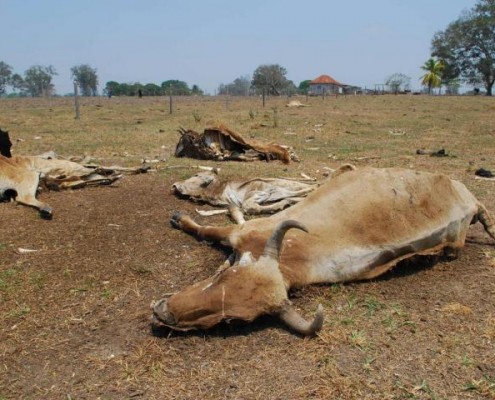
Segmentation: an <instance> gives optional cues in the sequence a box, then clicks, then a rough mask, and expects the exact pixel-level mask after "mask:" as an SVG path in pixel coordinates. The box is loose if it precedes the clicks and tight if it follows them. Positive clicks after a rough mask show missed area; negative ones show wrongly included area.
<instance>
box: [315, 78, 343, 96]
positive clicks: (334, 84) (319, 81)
mask: <svg viewBox="0 0 495 400" xmlns="http://www.w3.org/2000/svg"><path fill="white" fill-rule="evenodd" d="M343 87H344V85H343V84H341V83H340V82H338V81H336V80H335V79H333V78H332V77H331V76H330V75H320V76H319V77H318V78H316V79H313V80H312V81H311V82H310V83H309V90H308V94H309V95H313V96H322V95H327V94H336V93H342V90H343Z"/></svg>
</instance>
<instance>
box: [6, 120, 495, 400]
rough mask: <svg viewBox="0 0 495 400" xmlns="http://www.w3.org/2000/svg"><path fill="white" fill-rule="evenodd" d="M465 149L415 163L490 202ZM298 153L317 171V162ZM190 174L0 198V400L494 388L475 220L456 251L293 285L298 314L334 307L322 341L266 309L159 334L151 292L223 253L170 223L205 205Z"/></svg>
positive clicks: (156, 294)
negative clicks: (248, 317)
mask: <svg viewBox="0 0 495 400" xmlns="http://www.w3.org/2000/svg"><path fill="white" fill-rule="evenodd" d="M492 123H493V120H492ZM492 132H493V133H492V135H493V136H495V131H493V127H492ZM493 138H494V139H495V137H493ZM447 144H448V143H447ZM491 145H492V146H495V145H493V142H492V144H491ZM488 153H489V154H493V148H492V149H490V151H488ZM457 154H458V158H457V159H456V160H454V161H452V160H451V159H448V158H434V157H428V156H418V157H422V158H421V159H419V158H418V159H417V160H418V161H417V163H418V164H421V167H422V169H433V170H442V169H446V170H448V171H449V172H452V173H454V175H456V177H457V178H458V179H462V180H463V181H466V182H467V183H468V186H470V187H473V188H474V189H475V190H474V191H475V193H477V195H479V197H480V199H481V200H482V201H483V202H484V203H485V204H486V206H487V207H488V208H489V210H491V211H492V213H495V198H494V196H493V193H494V192H495V183H494V182H486V181H485V182H480V181H476V182H475V181H474V180H472V171H470V172H466V170H465V169H462V168H457V169H456V170H455V171H454V170H452V169H449V168H451V167H449V165H452V162H454V163H455V164H462V165H463V166H465V167H467V166H468V162H469V160H470V159H471V158H472V154H470V155H469V157H468V156H466V159H463V158H462V157H463V156H462V154H461V152H460V151H459V152H458V153H457ZM476 154H477V157H478V159H479V157H483V154H482V153H481V152H480V153H476ZM414 157H415V156H411V158H410V159H414ZM410 159H409V160H408V162H409V161H410ZM461 159H462V160H461ZM368 160H369V159H368ZM341 161H347V160H345V157H343V158H342V159H341ZM461 161H462V162H461ZM172 163H173V161H172ZM366 163H369V161H367V160H366V159H364V158H363V159H362V160H361V161H359V160H358V161H357V164H358V166H359V165H365V164H366ZM384 164H387V163H384ZM229 165H230V166H232V168H235V164H228V165H227V166H224V168H227V167H228V166H229ZM273 165H274V166H276V168H279V169H280V171H283V169H282V168H285V167H282V166H281V165H280V164H273ZM302 165H303V166H304V165H306V166H307V168H306V171H308V170H310V166H311V163H310V161H308V163H307V164H302ZM485 166H491V167H492V168H493V167H495V164H494V163H493V161H486V160H485ZM257 168H258V167H257ZM263 168H264V167H263ZM294 168H295V167H294ZM298 168H300V167H298ZM188 173H192V171H189V170H187V171H184V170H179V169H166V168H164V169H162V170H160V171H159V172H155V173H149V174H145V175H139V176H126V177H125V178H123V179H122V180H121V181H119V182H117V183H115V184H114V185H112V186H107V187H96V188H87V189H82V190H76V191H66V192H43V193H41V195H40V196H41V197H42V199H43V201H45V202H46V203H48V204H50V205H51V206H52V207H53V209H54V218H53V220H51V221H45V220H42V219H40V218H39V217H38V215H37V212H36V211H35V210H32V209H29V208H26V207H22V206H17V205H15V204H14V203H8V204H6V203H3V204H0V221H1V223H0V258H1V261H0V399H2V400H3V399H197V398H204V399H494V398H495V303H494V302H495V300H494V299H495V243H494V241H493V240H491V239H490V238H489V237H488V236H487V235H486V234H485V232H484V231H483V230H482V229H481V227H480V226H473V227H472V228H471V231H470V234H469V236H468V242H467V244H466V246H465V248H464V250H463V251H462V252H461V254H460V256H459V258H457V259H454V260H447V259H439V258H426V259H419V260H415V261H410V262H406V263H402V264H400V265H399V266H397V267H396V268H395V269H394V270H393V271H391V272H389V273H387V274H386V275H385V276H383V277H381V278H379V279H375V280H373V281H367V282H358V283H350V284H345V285H337V284H334V285H321V286H312V287H307V288H303V289H301V290H299V291H296V292H294V293H292V294H291V299H292V300H293V302H294V304H295V305H296V307H297V308H298V309H299V310H300V311H301V313H302V314H303V315H306V316H310V315H312V313H313V312H314V310H315V308H316V305H317V304H318V303H322V304H323V305H324V307H325V324H324V327H323V329H322V331H321V333H320V334H319V336H318V337H316V338H313V339H308V338H301V337H299V336H297V335H295V334H294V333H292V332H290V331H288V330H287V329H286V328H285V327H284V326H282V325H281V324H280V323H278V322H277V321H274V320H273V319H271V318H269V317H263V318H260V319H258V320H256V321H255V322H254V323H252V324H249V325H222V326H219V327H217V328H214V329H212V330H210V331H207V332H203V331H200V332H196V333H188V334H180V333H174V332H167V331H162V332H158V333H157V332H155V333H153V332H152V331H151V330H150V325H149V318H150V311H149V305H150V303H151V301H152V300H153V299H158V298H160V297H161V296H162V294H164V293H166V292H172V291H176V290H178V289H180V288H182V287H184V286H186V285H188V284H191V283H193V282H196V281H197V280H199V279H202V278H205V277H207V276H210V275H211V274H213V272H214V271H215V269H216V268H217V267H218V266H219V265H220V264H221V263H222V262H223V261H224V260H225V257H226V254H225V253H224V251H223V250H222V249H219V248H214V247H211V246H210V245H208V244H207V243H200V242H198V241H197V240H196V239H194V238H192V237H189V236H187V235H186V234H184V233H182V232H179V231H177V230H175V229H173V228H172V227H171V226H170V224H169V218H170V216H171V214H172V213H173V211H174V210H182V211H186V212H189V213H190V214H195V211H194V209H195V208H196V207H198V206H197V205H196V204H191V203H188V202H186V201H184V200H179V199H177V198H176V197H174V196H173V195H172V194H171V193H170V186H171V184H172V183H173V182H174V181H175V180H177V179H178V178H179V177H181V176H183V175H187V174H188ZM195 218H196V219H197V220H198V221H203V222H206V221H208V223H211V224H226V223H229V222H228V221H227V220H226V218H225V217H224V216H215V217H208V218H205V217H199V216H195ZM19 249H31V250H37V251H35V252H30V253H23V252H22V251H19Z"/></svg>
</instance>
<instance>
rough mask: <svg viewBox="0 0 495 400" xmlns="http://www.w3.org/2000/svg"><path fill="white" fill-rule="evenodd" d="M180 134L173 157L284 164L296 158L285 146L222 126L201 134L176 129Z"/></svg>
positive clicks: (190, 130) (207, 129) (189, 130)
mask: <svg viewBox="0 0 495 400" xmlns="http://www.w3.org/2000/svg"><path fill="white" fill-rule="evenodd" d="M179 133H180V135H181V137H180V139H179V142H178V143H177V146H176V149H175V156H176V157H190V158H195V159H199V160H217V161H227V160H233V161H255V160H265V161H270V160H280V161H282V162H284V163H286V164H288V163H289V162H290V161H291V160H292V161H299V158H298V157H297V155H296V154H295V153H294V152H293V151H292V150H291V149H290V148H289V147H288V146H285V145H281V144H276V143H266V142H262V141H259V140H252V139H249V140H248V139H245V138H244V137H243V136H242V135H241V134H240V133H239V132H235V131H233V130H232V129H230V128H228V127H226V126H224V125H219V126H217V127H212V128H206V129H205V130H204V132H203V133H201V134H200V133H198V132H195V131H193V130H192V129H187V130H186V129H184V128H181V129H179Z"/></svg>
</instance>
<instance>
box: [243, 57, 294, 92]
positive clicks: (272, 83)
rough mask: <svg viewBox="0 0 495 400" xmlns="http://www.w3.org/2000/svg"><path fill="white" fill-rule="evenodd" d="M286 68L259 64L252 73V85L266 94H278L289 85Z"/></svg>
mask: <svg viewBox="0 0 495 400" xmlns="http://www.w3.org/2000/svg"><path fill="white" fill-rule="evenodd" d="M285 75H287V70H286V69H285V68H284V67H282V66H280V65H278V64H271V65H260V66H259V67H258V68H256V70H255V71H254V73H253V80H252V82H251V84H252V86H253V87H255V88H256V89H258V90H259V91H264V92H265V93H266V94H271V95H275V96H278V95H280V92H281V91H282V90H283V89H285V88H286V87H287V86H288V85H289V81H288V80H287V78H286V77H285Z"/></svg>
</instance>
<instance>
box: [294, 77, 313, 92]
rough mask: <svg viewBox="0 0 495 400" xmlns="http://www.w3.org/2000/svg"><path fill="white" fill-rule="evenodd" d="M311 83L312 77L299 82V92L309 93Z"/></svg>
mask: <svg viewBox="0 0 495 400" xmlns="http://www.w3.org/2000/svg"><path fill="white" fill-rule="evenodd" d="M310 83H311V79H307V80H305V81H302V82H301V83H299V86H298V87H297V90H298V91H299V93H302V94H306V93H308V90H309V84H310Z"/></svg>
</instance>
